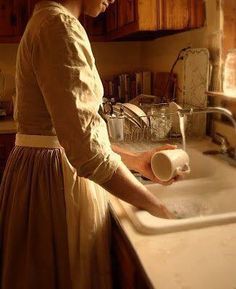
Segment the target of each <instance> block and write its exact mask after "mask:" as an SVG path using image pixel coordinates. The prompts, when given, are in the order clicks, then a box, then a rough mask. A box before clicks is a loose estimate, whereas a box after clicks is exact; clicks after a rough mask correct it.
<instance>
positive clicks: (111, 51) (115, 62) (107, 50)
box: [0, 42, 141, 78]
mask: <svg viewBox="0 0 236 289" xmlns="http://www.w3.org/2000/svg"><path fill="white" fill-rule="evenodd" d="M17 47H18V45H17V44H0V69H2V70H3V71H6V72H11V73H14V72H15V62H16V53H17ZM92 49H93V51H94V56H95V59H96V62H97V66H98V69H99V72H100V73H101V76H102V77H105V78H108V77H110V76H111V75H113V74H118V73H122V72H126V71H127V72H129V71H134V70H136V69H140V68H141V67H140V58H141V43H140V42H110V43H92Z"/></svg>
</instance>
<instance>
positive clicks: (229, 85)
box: [223, 49, 236, 98]
mask: <svg viewBox="0 0 236 289" xmlns="http://www.w3.org/2000/svg"><path fill="white" fill-rule="evenodd" d="M223 90H224V94H225V95H227V96H230V97H235V98H236V49H231V50H229V51H228V52H227V55H226V59H225V65H224V81H223Z"/></svg>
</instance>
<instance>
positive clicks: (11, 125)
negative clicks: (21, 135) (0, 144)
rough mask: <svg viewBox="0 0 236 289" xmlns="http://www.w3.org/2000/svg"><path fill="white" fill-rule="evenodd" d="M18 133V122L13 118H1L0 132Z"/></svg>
mask: <svg viewBox="0 0 236 289" xmlns="http://www.w3.org/2000/svg"><path fill="white" fill-rule="evenodd" d="M8 133H16V123H15V121H14V120H13V119H12V118H4V119H0V134H8Z"/></svg>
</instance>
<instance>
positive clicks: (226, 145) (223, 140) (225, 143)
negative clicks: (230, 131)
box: [212, 132, 230, 153]
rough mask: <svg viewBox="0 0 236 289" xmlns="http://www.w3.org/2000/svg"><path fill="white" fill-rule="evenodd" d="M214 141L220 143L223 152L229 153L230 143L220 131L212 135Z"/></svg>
mask: <svg viewBox="0 0 236 289" xmlns="http://www.w3.org/2000/svg"><path fill="white" fill-rule="evenodd" d="M212 141H213V142H214V143H216V144H218V145H220V151H221V153H227V152H228V150H229V147H230V144H229V142H228V140H227V138H226V137H225V136H223V135H222V134H220V133H218V132H217V133H215V134H214V135H213V137H212Z"/></svg>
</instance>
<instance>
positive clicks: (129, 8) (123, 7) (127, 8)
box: [117, 0, 136, 27]
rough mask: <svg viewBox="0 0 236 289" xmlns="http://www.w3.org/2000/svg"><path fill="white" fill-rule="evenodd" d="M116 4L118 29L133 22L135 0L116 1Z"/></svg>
mask: <svg viewBox="0 0 236 289" xmlns="http://www.w3.org/2000/svg"><path fill="white" fill-rule="evenodd" d="M117 2H118V27H124V26H125V25H128V24H131V23H133V22H135V20H136V17H135V4H136V3H135V2H136V0H117Z"/></svg>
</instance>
